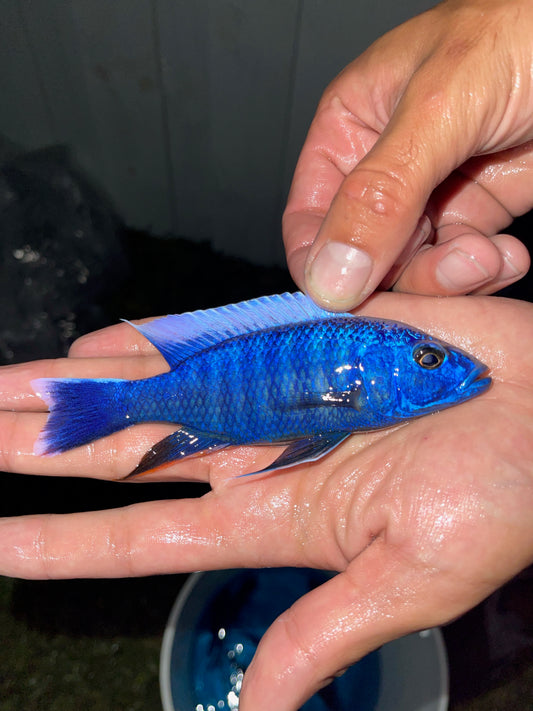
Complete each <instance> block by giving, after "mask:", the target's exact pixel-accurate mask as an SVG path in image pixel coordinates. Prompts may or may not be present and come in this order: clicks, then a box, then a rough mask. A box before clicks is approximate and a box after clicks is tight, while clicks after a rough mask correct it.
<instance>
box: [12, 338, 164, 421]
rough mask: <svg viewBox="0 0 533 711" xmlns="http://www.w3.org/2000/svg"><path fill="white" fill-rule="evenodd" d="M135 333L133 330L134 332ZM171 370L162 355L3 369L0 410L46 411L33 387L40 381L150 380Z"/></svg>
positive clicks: (46, 362) (62, 360) (41, 362)
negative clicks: (88, 379) (53, 379)
mask: <svg viewBox="0 0 533 711" xmlns="http://www.w3.org/2000/svg"><path fill="white" fill-rule="evenodd" d="M132 330H133V329H132ZM165 370H168V365H167V364H166V363H165V361H164V359H163V357H162V356H160V355H155V354H154V351H153V350H152V355H146V356H144V357H139V358H124V357H121V358H113V357H109V358H81V357H80V358H57V359H55V360H37V361H32V362H30V363H20V364H17V365H6V366H2V367H1V368H0V410H8V409H12V410H19V411H22V410H24V411H44V410H46V406H45V404H44V402H43V401H42V400H41V398H39V397H38V396H37V395H36V394H35V392H34V390H33V388H32V386H31V382H32V380H36V379H37V378H125V379H127V380H135V379H141V378H148V377H151V376H152V375H157V374H158V373H161V372H163V371H165Z"/></svg>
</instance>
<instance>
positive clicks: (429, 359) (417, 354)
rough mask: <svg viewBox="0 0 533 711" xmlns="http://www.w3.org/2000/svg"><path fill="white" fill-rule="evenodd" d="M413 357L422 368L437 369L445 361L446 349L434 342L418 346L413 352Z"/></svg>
mask: <svg viewBox="0 0 533 711" xmlns="http://www.w3.org/2000/svg"><path fill="white" fill-rule="evenodd" d="M413 357H414V359H415V361H416V362H417V363H418V365H419V366H420V367H421V368H425V369H426V370H435V369H436V368H439V367H440V366H441V365H442V364H443V363H444V359H445V358H446V351H445V350H444V349H443V348H439V347H438V346H435V345H433V344H431V345H424V346H418V348H416V349H415V351H414V353H413Z"/></svg>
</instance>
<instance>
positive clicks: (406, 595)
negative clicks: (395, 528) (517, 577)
mask: <svg viewBox="0 0 533 711" xmlns="http://www.w3.org/2000/svg"><path fill="white" fill-rule="evenodd" d="M433 583H434V573H433V572H432V571H430V570H429V569H427V568H425V566H424V565H409V564H408V563H407V560H402V557H401V555H400V554H399V553H398V552H397V551H395V550H394V549H393V548H392V547H389V546H388V545H387V543H386V541H385V540H384V538H381V537H378V538H377V539H375V540H374V542H373V543H372V544H371V545H370V546H369V547H368V548H367V549H365V551H364V552H363V553H362V554H361V555H360V556H359V557H358V558H357V559H356V560H355V561H354V562H353V563H352V564H350V566H349V567H348V568H347V570H346V571H345V572H344V573H340V574H339V575H337V576H336V577H334V578H333V579H332V580H330V581H328V582H326V583H325V584H323V585H321V586H320V587H319V588H316V589H315V590H313V591H311V592H310V593H308V594H307V595H305V596H304V597H302V598H300V599H299V600H298V601H297V602H296V603H295V604H294V605H293V606H292V607H291V608H290V609H289V610H287V612H285V613H284V614H282V615H281V616H280V617H279V618H278V619H277V620H276V621H275V622H274V623H273V625H272V626H271V627H270V628H269V630H268V631H267V632H266V634H265V635H264V636H263V638H262V640H261V642H260V644H259V646H258V649H257V651H256V654H255V656H254V659H253V661H252V663H251V665H250V666H249V667H248V670H247V672H246V674H245V677H244V683H243V687H242V691H241V694H240V706H239V708H240V709H242V711H249V710H250V709H253V710H254V711H268V710H269V709H272V708H276V710H277V711H295V710H296V709H299V708H301V707H302V705H303V704H304V702H305V701H306V700H307V699H308V698H309V697H310V696H312V695H313V694H314V693H316V692H317V691H318V690H319V689H320V688H322V687H323V686H325V685H326V684H328V683H330V682H331V681H332V680H333V678H334V676H335V675H337V674H338V673H339V672H340V671H342V670H345V669H346V668H347V667H349V666H350V665H352V664H353V663H354V662H356V661H357V660H359V659H361V657H363V656H364V655H366V654H368V653H369V652H371V651H373V650H374V649H376V648H378V647H379V646H381V645H382V644H384V643H386V642H388V641H390V640H392V639H395V638H397V637H400V636H402V635H404V634H406V633H408V632H412V631H414V630H417V629H424V628H426V627H431V626H434V625H436V624H440V623H442V622H444V621H445V620H448V619H450V618H452V617H453V616H456V615H458V614H459V613H460V612H462V611H463V610H464V609H466V608H467V607H468V606H469V605H473V604H475V603H476V602H477V601H478V599H479V598H481V597H483V596H484V595H485V594H487V593H488V591H487V590H483V591H482V592H478V594H476V593H473V592H470V591H468V590H467V591H465V590H463V589H462V590H461V592H462V593H464V596H463V597H461V595H460V594H457V591H456V590H455V589H454V582H453V581H452V580H451V579H450V580H447V581H446V582H445V583H444V584H443V583H442V581H439V585H438V586H435V587H433ZM310 621H312V623H310Z"/></svg>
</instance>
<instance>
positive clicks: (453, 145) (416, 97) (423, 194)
mask: <svg viewBox="0 0 533 711" xmlns="http://www.w3.org/2000/svg"><path fill="white" fill-rule="evenodd" d="M420 83H421V82H420V80H417V81H415V80H413V81H412V83H411V86H410V87H408V90H407V91H406V93H405V94H404V96H403V98H402V100H401V102H400V104H399V105H398V107H397V108H396V111H395V112H394V115H393V116H392V118H391V120H390V122H389V124H388V126H387V128H386V130H385V131H384V132H383V134H382V135H381V137H380V138H379V140H378V141H377V142H376V143H375V145H374V147H373V148H372V149H371V150H370V151H369V152H368V154H367V155H366V156H365V157H364V158H363V159H362V160H361V161H360V162H359V164H358V165H357V166H356V167H355V169H354V170H353V171H352V172H351V173H349V174H348V175H347V176H346V178H345V179H344V180H343V182H342V183H341V185H340V187H339V189H338V192H337V194H336V196H335V197H334V199H333V201H332V203H331V206H330V209H329V211H328V213H327V215H326V217H325V218H324V221H323V222H322V225H321V228H320V230H319V232H318V234H317V236H316V238H315V241H314V243H313V244H312V246H311V247H310V249H309V253H308V256H307V261H306V264H305V272H304V279H305V288H306V290H307V291H308V293H309V294H310V296H311V297H312V298H313V299H314V300H315V301H317V302H318V303H319V304H321V305H322V306H324V307H326V308H330V309H332V310H348V309H350V308H353V307H355V306H356V305H357V304H358V303H360V302H361V301H363V300H364V299H365V298H366V297H367V296H369V295H370V294H371V293H372V292H373V291H374V290H375V289H376V288H377V287H378V286H379V284H380V283H381V281H382V280H383V279H384V277H385V276H386V274H387V273H388V272H389V271H390V269H391V268H392V267H393V266H394V265H395V263H396V262H397V261H398V258H399V257H400V255H402V254H403V255H405V254H406V253H409V254H414V253H415V252H416V250H417V249H418V247H419V246H420V245H421V244H423V242H425V241H426V240H427V238H428V237H429V235H430V233H431V224H430V222H429V219H428V218H426V217H425V216H424V215H423V213H424V210H425V207H426V203H427V201H428V199H429V197H430V195H431V193H432V191H433V190H434V188H435V187H436V186H437V185H438V184H439V183H440V182H441V181H442V180H444V178H446V177H447V176H448V175H449V174H450V173H451V172H452V171H453V170H454V169H455V168H456V167H457V166H458V165H460V164H461V163H462V162H463V161H464V160H466V158H468V157H469V155H470V152H471V151H472V150H473V149H474V145H475V143H476V137H475V136H472V137H471V139H470V140H469V138H468V137H467V136H465V135H464V129H463V128H462V126H461V125H460V124H461V122H460V120H459V118H458V117H457V116H455V117H454V120H453V123H452V122H451V121H450V120H448V118H447V117H449V114H450V111H449V108H448V106H447V104H446V102H445V100H444V99H443V98H440V99H439V100H438V102H439V104H440V106H435V105H434V104H435V101H434V97H433V98H432V97H431V95H430V96H427V94H426V98H424V91H423V89H422V91H420ZM424 83H425V82H424ZM431 104H433V106H431ZM458 146H460V147H461V152H460V153H459V151H458Z"/></svg>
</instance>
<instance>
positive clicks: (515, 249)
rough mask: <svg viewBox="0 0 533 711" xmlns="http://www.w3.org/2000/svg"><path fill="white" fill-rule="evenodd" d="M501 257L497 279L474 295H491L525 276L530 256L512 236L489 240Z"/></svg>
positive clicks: (501, 236) (503, 235) (496, 237)
mask: <svg viewBox="0 0 533 711" xmlns="http://www.w3.org/2000/svg"><path fill="white" fill-rule="evenodd" d="M490 240H491V242H492V243H493V244H494V245H495V246H496V248H497V249H498V251H499V253H500V257H501V264H502V266H501V270H500V272H499V274H498V275H497V277H496V278H495V279H494V280H493V281H492V282H489V283H488V284H484V285H483V286H482V287H481V288H479V289H476V290H475V291H474V293H476V294H493V293H494V292H496V291H499V290H500V289H503V288H504V287H506V286H509V285H510V284H514V282H516V281H518V280H519V279H521V278H522V277H523V276H525V275H526V274H527V272H528V271H529V268H530V265H531V256H530V254H529V252H528V250H527V249H526V247H525V245H524V244H522V242H521V241H520V240H518V239H516V237H513V235H506V234H501V235H494V237H491V238H490Z"/></svg>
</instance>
